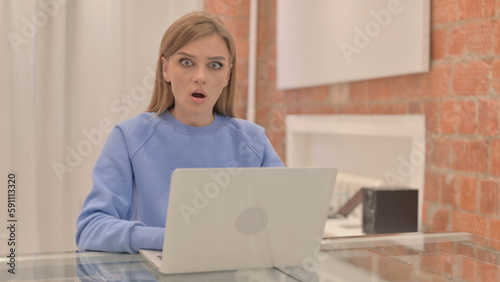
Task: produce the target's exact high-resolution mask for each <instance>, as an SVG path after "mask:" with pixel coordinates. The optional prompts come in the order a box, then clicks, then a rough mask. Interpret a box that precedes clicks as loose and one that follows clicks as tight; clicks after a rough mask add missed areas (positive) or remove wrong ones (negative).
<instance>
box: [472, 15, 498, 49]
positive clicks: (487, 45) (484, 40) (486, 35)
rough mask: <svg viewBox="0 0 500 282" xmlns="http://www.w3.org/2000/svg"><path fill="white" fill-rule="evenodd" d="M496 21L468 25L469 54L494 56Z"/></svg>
mask: <svg viewBox="0 0 500 282" xmlns="http://www.w3.org/2000/svg"><path fill="white" fill-rule="evenodd" d="M493 30H494V21H493V20H483V21H480V22H470V23H468V24H467V37H466V38H467V45H466V46H467V52H468V53H469V54H477V55H485V54H493V51H494V49H493V34H494V32H493Z"/></svg>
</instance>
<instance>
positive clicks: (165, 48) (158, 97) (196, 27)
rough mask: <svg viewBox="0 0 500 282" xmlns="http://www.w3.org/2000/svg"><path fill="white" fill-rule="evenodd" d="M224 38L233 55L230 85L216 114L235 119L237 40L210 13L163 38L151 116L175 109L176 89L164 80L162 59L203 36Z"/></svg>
mask: <svg viewBox="0 0 500 282" xmlns="http://www.w3.org/2000/svg"><path fill="white" fill-rule="evenodd" d="M214 34H217V35H218V36H220V37H221V38H222V39H223V40H224V42H225V43H226V46H227V49H228V51H229V57H230V58H229V64H228V65H233V66H232V68H231V70H230V78H229V82H228V84H227V86H226V87H224V89H222V94H221V96H220V97H219V99H218V100H217V102H216V103H215V105H214V112H216V113H219V114H222V115H226V116H230V117H234V110H233V104H234V93H235V89H236V48H235V45H234V39H233V36H232V34H231V33H230V32H229V30H228V29H227V28H226V26H224V23H223V22H222V21H221V19H220V18H219V17H217V16H215V15H213V14H211V13H209V12H205V11H202V12H191V13H189V14H186V15H185V16H183V17H181V18H179V19H178V20H177V21H175V22H174V23H173V24H172V25H171V26H170V27H169V28H168V29H167V31H166V32H165V34H164V35H163V39H162V40H161V45H160V54H159V56H158V63H157V67H156V77H155V85H154V89H153V96H152V97H151V102H150V103H149V106H148V108H147V110H146V111H147V112H156V114H157V115H158V114H161V113H163V112H164V111H166V110H168V109H170V108H173V107H174V106H175V100H174V95H173V93H172V85H171V84H170V82H167V81H165V79H164V78H163V66H162V60H161V58H162V57H165V58H166V59H168V58H169V57H170V56H172V55H173V54H175V53H176V52H177V51H178V50H179V49H181V48H182V47H183V46H185V45H186V44H188V43H190V42H191V41H193V40H195V39H197V38H200V37H202V36H207V35H214Z"/></svg>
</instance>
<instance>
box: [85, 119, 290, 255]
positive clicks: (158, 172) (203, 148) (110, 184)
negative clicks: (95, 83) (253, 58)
mask: <svg viewBox="0 0 500 282" xmlns="http://www.w3.org/2000/svg"><path fill="white" fill-rule="evenodd" d="M264 166H266V167H272V166H283V162H282V161H281V160H280V158H279V157H278V155H277V154H276V152H275V151H274V149H273V147H272V146H271V144H270V142H269V140H268V139H267V137H266V135H265V134H264V129H263V128H262V127H260V126H258V125H255V124H253V123H250V122H248V121H245V120H241V119H236V118H230V117H227V116H222V115H218V114H216V115H215V119H214V121H213V122H212V123H211V124H209V125H208V126H204V127H192V126H188V125H185V124H183V123H181V122H180V121H178V120H176V119H175V118H174V117H173V116H172V115H171V114H170V112H169V111H165V112H164V113H162V114H160V115H158V116H156V117H154V113H143V114H140V115H138V116H136V117H134V118H131V119H128V120H125V121H123V122H120V123H119V124H118V125H117V126H115V127H114V128H113V130H112V131H111V133H110V135H109V137H108V139H107V141H106V143H105V145H104V147H103V149H102V152H101V155H100V156H99V158H98V160H97V162H96V164H95V167H94V171H93V175H92V180H93V186H92V189H91V191H90V193H89V194H88V196H87V198H86V200H85V202H84V204H83V207H82V211H81V213H80V215H79V217H78V219H77V231H76V244H77V246H78V248H79V249H85V250H96V251H108V252H129V253H135V252H138V250H139V249H154V250H161V249H162V247H163V237H164V234H165V220H166V214H167V203H168V196H169V189H170V177H171V174H172V172H173V171H174V170H175V169H177V168H193V167H264Z"/></svg>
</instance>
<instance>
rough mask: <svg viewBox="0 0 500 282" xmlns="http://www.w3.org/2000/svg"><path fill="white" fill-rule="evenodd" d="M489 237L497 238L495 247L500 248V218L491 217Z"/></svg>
mask: <svg viewBox="0 0 500 282" xmlns="http://www.w3.org/2000/svg"><path fill="white" fill-rule="evenodd" d="M488 238H491V239H493V240H497V241H498V242H495V246H494V247H496V248H500V218H490V236H488Z"/></svg>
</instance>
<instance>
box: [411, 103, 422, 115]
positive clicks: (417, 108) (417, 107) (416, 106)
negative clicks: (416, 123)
mask: <svg viewBox="0 0 500 282" xmlns="http://www.w3.org/2000/svg"><path fill="white" fill-rule="evenodd" d="M408 114H422V103H420V102H416V101H411V102H410V103H409V105H408Z"/></svg>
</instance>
